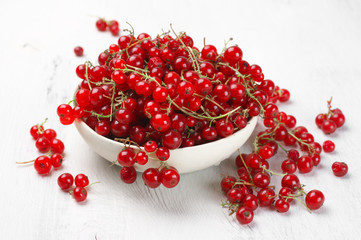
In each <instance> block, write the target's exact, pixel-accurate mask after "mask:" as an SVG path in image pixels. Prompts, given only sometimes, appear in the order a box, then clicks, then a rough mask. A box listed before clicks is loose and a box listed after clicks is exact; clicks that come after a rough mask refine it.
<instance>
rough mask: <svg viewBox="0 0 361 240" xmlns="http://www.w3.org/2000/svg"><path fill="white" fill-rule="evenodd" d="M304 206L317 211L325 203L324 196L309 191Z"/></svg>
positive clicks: (317, 192)
mask: <svg viewBox="0 0 361 240" xmlns="http://www.w3.org/2000/svg"><path fill="white" fill-rule="evenodd" d="M305 202H306V205H307V207H308V208H309V209H311V210H317V209H319V208H320V207H322V205H323V203H324V202H325V196H324V195H323V193H322V192H321V191H319V190H311V191H309V192H308V193H307V195H306V198H305Z"/></svg>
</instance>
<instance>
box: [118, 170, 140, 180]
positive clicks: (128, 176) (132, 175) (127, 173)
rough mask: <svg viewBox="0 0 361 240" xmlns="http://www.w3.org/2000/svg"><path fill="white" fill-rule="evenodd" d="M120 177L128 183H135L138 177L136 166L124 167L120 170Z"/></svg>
mask: <svg viewBox="0 0 361 240" xmlns="http://www.w3.org/2000/svg"><path fill="white" fill-rule="evenodd" d="M120 179H122V181H123V182H125V183H127V184H131V183H134V182H135V180H136V179H137V172H136V171H135V168H134V167H123V168H122V169H121V170H120Z"/></svg>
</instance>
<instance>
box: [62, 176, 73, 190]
mask: <svg viewBox="0 0 361 240" xmlns="http://www.w3.org/2000/svg"><path fill="white" fill-rule="evenodd" d="M73 182H74V178H73V175H71V174H70V173H63V174H61V175H60V176H59V177H58V185H59V187H60V188H61V190H63V191H66V192H67V191H69V190H70V189H71V187H72V186H73Z"/></svg>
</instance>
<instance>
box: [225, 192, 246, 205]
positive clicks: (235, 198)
mask: <svg viewBox="0 0 361 240" xmlns="http://www.w3.org/2000/svg"><path fill="white" fill-rule="evenodd" d="M243 197H244V195H243V193H242V191H241V189H239V188H232V189H230V190H229V191H228V192H227V199H228V201H230V202H231V203H241V202H242V200H243Z"/></svg>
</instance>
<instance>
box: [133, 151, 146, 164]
mask: <svg viewBox="0 0 361 240" xmlns="http://www.w3.org/2000/svg"><path fill="white" fill-rule="evenodd" d="M135 161H136V163H138V164H139V165H145V164H147V162H148V155H147V154H146V153H145V152H143V151H140V152H138V153H137V155H135Z"/></svg>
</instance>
